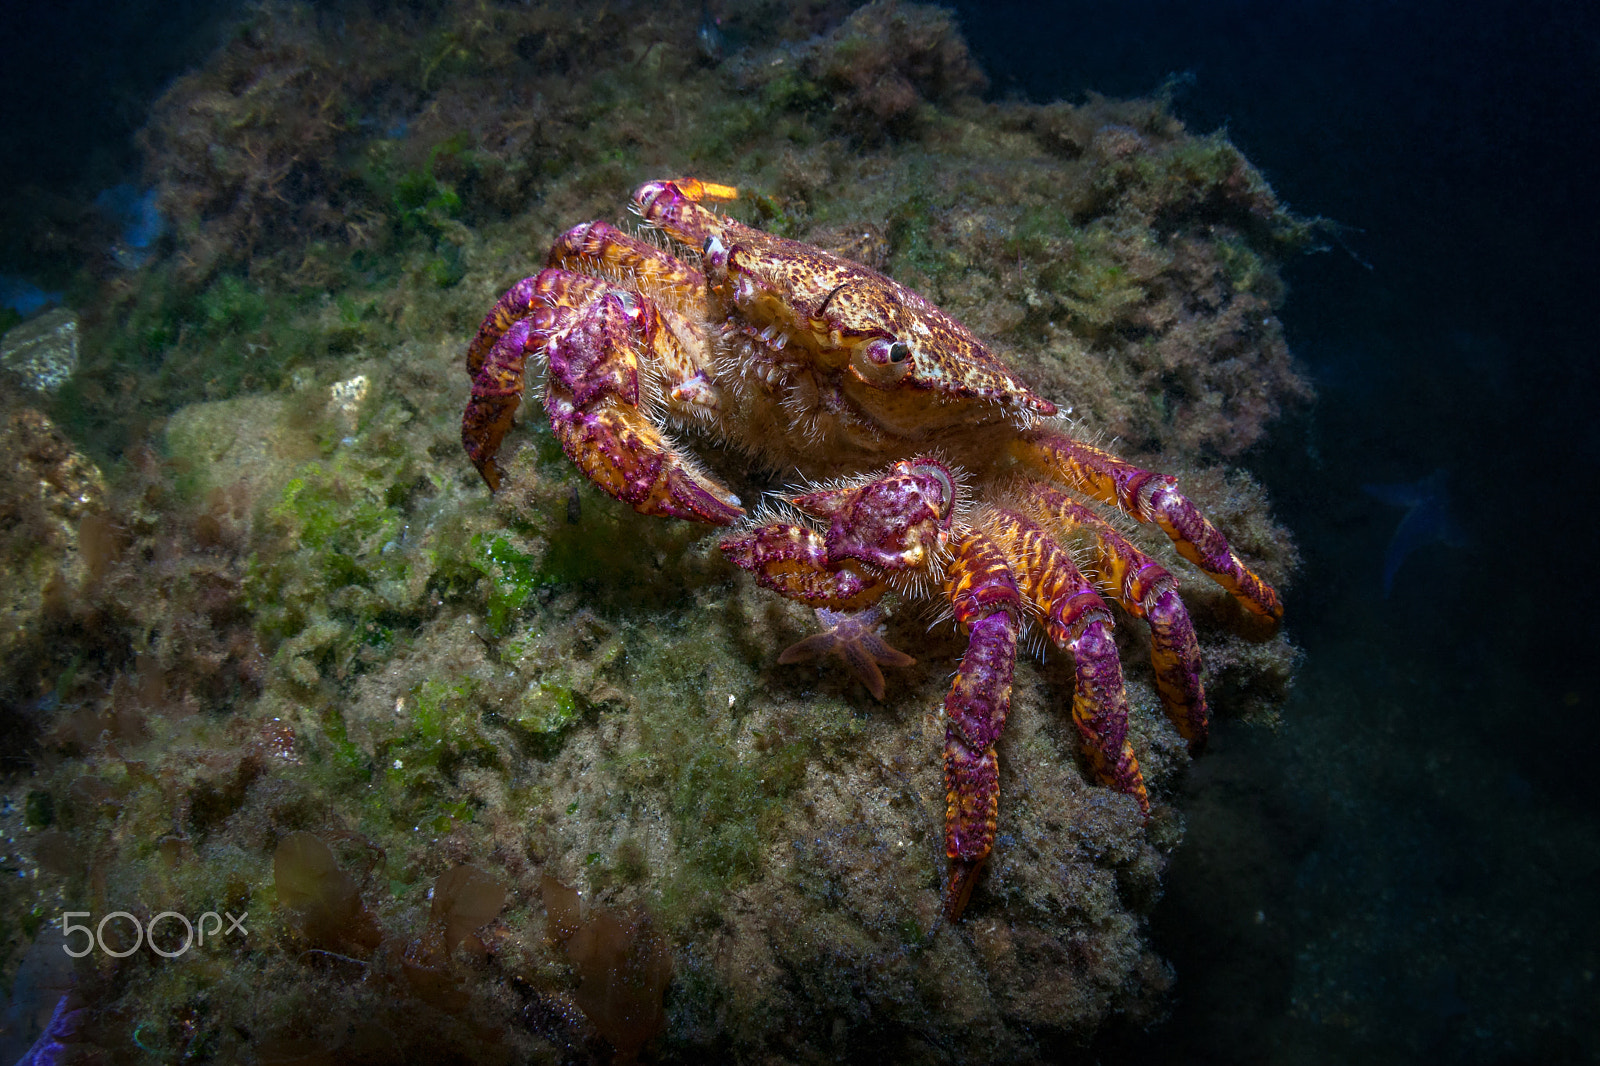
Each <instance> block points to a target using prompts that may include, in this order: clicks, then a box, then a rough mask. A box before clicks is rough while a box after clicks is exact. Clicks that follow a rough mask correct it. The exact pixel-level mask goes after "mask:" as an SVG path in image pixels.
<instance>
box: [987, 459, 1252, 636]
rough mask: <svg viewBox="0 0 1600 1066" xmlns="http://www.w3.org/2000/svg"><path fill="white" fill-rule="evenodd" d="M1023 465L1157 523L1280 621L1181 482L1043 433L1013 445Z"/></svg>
mask: <svg viewBox="0 0 1600 1066" xmlns="http://www.w3.org/2000/svg"><path fill="white" fill-rule="evenodd" d="M1011 452H1012V454H1013V455H1014V456H1016V458H1017V459H1019V460H1020V461H1021V462H1022V463H1023V464H1024V465H1026V466H1028V467H1030V468H1031V469H1034V470H1037V471H1039V472H1041V473H1044V474H1048V475H1050V476H1051V477H1053V478H1057V479H1059V480H1061V481H1064V482H1065V483H1066V484H1067V485H1068V486H1070V487H1071V488H1073V489H1075V490H1077V491H1078V492H1081V493H1083V494H1084V495H1085V496H1088V497H1090V498H1092V499H1096V500H1099V501H1100V502H1101V503H1108V504H1111V505H1112V506H1115V507H1121V508H1122V509H1123V510H1124V511H1126V512H1127V513H1128V514H1130V515H1132V516H1133V517H1134V518H1136V519H1138V520H1139V521H1140V522H1154V523H1155V524H1157V525H1159V526H1160V527H1161V529H1162V531H1163V532H1165V533H1166V534H1167V536H1168V537H1169V538H1170V539H1171V540H1172V543H1173V546H1174V547H1176V548H1177V549H1178V554H1179V555H1182V556H1183V557H1184V558H1185V559H1187V560H1189V561H1190V562H1191V563H1194V564H1195V565H1196V566H1198V567H1199V568H1200V569H1202V570H1204V571H1205V572H1206V573H1207V574H1209V575H1211V578H1212V580H1214V581H1215V582H1216V583H1217V584H1219V585H1221V586H1222V587H1223V588H1225V589H1227V590H1228V591H1229V592H1231V593H1233V596H1234V598H1235V599H1237V600H1238V601H1239V602H1240V603H1241V604H1243V605H1244V606H1245V607H1246V608H1247V609H1248V610H1250V611H1251V612H1252V613H1254V614H1257V615H1259V616H1261V617H1263V618H1266V619H1270V620H1272V621H1277V620H1279V619H1281V618H1282V617H1283V603H1282V602H1281V601H1280V600H1279V599H1278V594H1277V592H1275V591H1273V588H1272V586H1271V585H1268V584H1267V583H1266V582H1265V581H1262V580H1261V579H1260V578H1259V577H1257V576H1256V575H1255V574H1254V573H1252V572H1251V570H1250V568H1249V567H1247V566H1245V565H1244V562H1243V560H1241V559H1240V558H1239V556H1238V555H1236V554H1234V551H1233V549H1232V548H1230V547H1229V546H1228V540H1227V538H1226V537H1224V536H1223V535H1222V534H1221V533H1220V532H1218V531H1217V528H1216V527H1215V526H1213V525H1212V524H1211V523H1210V522H1208V521H1206V517H1205V516H1204V515H1202V514H1201V513H1200V510H1199V509H1198V508H1197V507H1195V505H1194V504H1192V503H1190V502H1189V500H1188V499H1187V498H1186V497H1185V496H1184V495H1183V494H1182V493H1181V492H1179V491H1178V489H1177V484H1178V479H1177V478H1175V477H1172V476H1171V475H1170V474H1157V473H1154V472H1152V471H1149V470H1144V469H1142V468H1140V467H1137V466H1134V465H1133V464H1132V463H1127V462H1123V461H1122V460H1121V459H1118V458H1117V457H1116V456H1114V455H1112V454H1111V453H1109V452H1105V451H1102V450H1100V449H1099V448H1095V447H1093V446H1091V445H1088V444H1083V443H1080V442H1078V441H1075V440H1072V439H1070V438H1068V437H1063V436H1061V435H1060V434H1059V433H1054V432H1051V431H1050V430H1045V429H1034V430H1029V431H1028V432H1026V433H1022V434H1020V435H1019V436H1018V437H1017V438H1016V439H1015V440H1014V441H1013V442H1012V444H1011Z"/></svg>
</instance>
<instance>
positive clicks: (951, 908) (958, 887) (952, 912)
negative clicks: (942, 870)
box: [944, 855, 989, 922]
mask: <svg viewBox="0 0 1600 1066" xmlns="http://www.w3.org/2000/svg"><path fill="white" fill-rule="evenodd" d="M988 858H989V856H987V855H985V856H984V857H983V858H981V859H951V860H950V875H949V877H947V878H946V879H945V884H944V916H945V917H946V918H948V919H950V920H951V921H952V922H953V921H956V920H957V919H959V918H960V917H961V915H962V912H964V911H965V910H966V909H967V904H968V903H969V902H971V900H972V890H973V889H974V888H976V887H977V884H978V876H979V875H980V874H982V873H983V867H984V864H985V862H986V861H987V860H988Z"/></svg>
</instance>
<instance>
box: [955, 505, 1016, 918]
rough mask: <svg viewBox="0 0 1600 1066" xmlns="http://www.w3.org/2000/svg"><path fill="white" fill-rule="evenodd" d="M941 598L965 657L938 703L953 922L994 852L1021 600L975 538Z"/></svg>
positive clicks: (990, 547) (962, 551) (998, 554)
mask: <svg viewBox="0 0 1600 1066" xmlns="http://www.w3.org/2000/svg"><path fill="white" fill-rule="evenodd" d="M944 591H945V595H946V596H948V597H949V599H950V604H951V608H952V610H953V612H954V614H955V618H956V621H957V622H958V623H959V624H960V626H961V628H962V629H963V630H964V631H965V632H966V633H967V653H966V655H965V656H964V657H963V658H962V660H961V668H960V669H959V670H957V671H956V677H955V681H954V682H952V683H951V685H950V692H949V694H948V695H946V696H945V700H944V713H945V730H944V789H945V816H944V841H945V854H946V856H948V857H949V859H950V871H949V876H948V877H947V879H946V881H945V889H944V912H945V916H946V917H948V918H949V919H950V920H951V921H955V920H956V919H957V918H959V917H960V916H961V912H962V911H963V910H965V909H966V906H967V901H968V900H969V899H971V898H972V889H973V886H974V885H976V884H977V881H978V874H979V873H980V872H981V871H982V869H983V864H984V862H985V861H986V860H987V859H988V858H989V851H990V849H991V848H992V847H993V846H994V836H995V824H996V820H997V817H998V814H999V805H1000V763H999V757H998V756H997V755H996V754H995V749H994V745H995V741H996V740H998V739H999V737H1000V731H1001V729H1003V728H1004V727H1005V724H1006V714H1007V713H1008V712H1009V711H1010V709H1011V678H1012V672H1013V670H1014V669H1015V667H1016V660H1017V618H1018V616H1019V614H1020V613H1021V608H1022V600H1021V596H1020V595H1019V594H1018V592H1017V584H1016V580H1015V579H1014V578H1013V577H1012V574H1011V568H1010V567H1009V566H1008V565H1007V563H1006V557H1005V553H1004V552H1002V551H1001V550H1000V548H999V546H998V545H996V544H995V543H994V541H993V540H991V539H990V538H989V537H988V536H986V535H985V534H983V533H980V532H977V531H975V530H969V531H967V532H966V533H965V534H964V535H963V536H962V537H961V539H960V540H959V541H957V543H956V546H955V557H954V558H953V559H952V560H951V563H950V566H949V568H948V569H947V570H946V571H945V584H944Z"/></svg>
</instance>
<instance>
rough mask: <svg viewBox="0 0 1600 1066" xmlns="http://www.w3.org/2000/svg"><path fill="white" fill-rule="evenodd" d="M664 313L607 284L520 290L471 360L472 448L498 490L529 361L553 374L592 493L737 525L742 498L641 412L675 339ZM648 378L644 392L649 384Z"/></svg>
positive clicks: (589, 281)
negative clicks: (500, 458) (662, 354)
mask: <svg viewBox="0 0 1600 1066" xmlns="http://www.w3.org/2000/svg"><path fill="white" fill-rule="evenodd" d="M666 334H667V330H666V329H665V328H664V327H663V326H662V323H661V320H660V318H659V316H658V315H656V313H655V311H654V308H653V305H652V304H651V303H649V302H648V301H645V300H641V299H639V298H638V297H636V296H634V295H632V294H631V293H628V292H625V291H622V290H618V289H616V288H614V287H613V286H611V285H610V284H609V283H607V282H605V281H603V280H601V279H598V278H591V277H587V276H584V275H582V274H574V273H571V272H569V271H566V270H561V269H547V270H544V271H542V272H540V273H539V274H538V275H537V276H535V277H532V278H526V279H524V280H523V281H520V282H518V283H517V284H516V285H515V286H513V287H512V289H511V290H510V291H509V292H507V293H506V294H505V295H504V296H503V297H501V298H500V300H499V301H498V302H497V303H496V304H495V306H494V307H493V309H491V310H490V312H489V314H488V316H487V317H486V318H485V319H484V321H483V325H482V326H480V327H479V329H478V334H477V336H476V337H475V338H474V339H473V342H472V344H471V345H470V346H469V347H468V348H467V370H468V373H469V374H471V375H472V398H471V400H470V401H469V402H468V404H467V409H466V411H465V412H464V413H463V415H462V419H461V440H462V444H463V445H464V446H465V447H466V450H467V454H468V456H470V457H471V459H472V462H473V465H474V466H476V467H477V468H478V472H479V473H480V474H482V475H483V479H484V481H485V482H486V483H487V484H488V486H489V488H490V489H491V490H496V489H498V488H499V487H500V479H501V475H500V470H499V467H498V465H497V464H496V463H495V455H496V453H497V452H498V451H499V450H500V444H501V442H502V441H503V439H504V437H505V434H506V431H507V430H508V429H510V427H511V422H512V419H513V417H514V416H515V414H516V410H517V407H518V406H519V405H520V403H521V402H522V392H523V387H524V374H525V370H526V366H525V364H526V361H527V357H528V356H529V355H530V354H535V355H542V356H543V361H544V363H545V364H546V377H545V410H546V411H547V412H548V413H549V415H550V425H551V429H552V430H553V431H554V432H555V434H556V437H557V439H558V440H560V441H561V447H562V450H563V451H565V452H566V453H567V456H568V458H570V459H571V460H572V461H573V462H574V463H575V464H577V466H578V467H579V469H581V470H582V471H583V472H584V474H586V475H587V476H588V477H589V479H590V480H591V481H593V482H594V483H595V484H597V485H598V486H600V488H602V489H604V490H605V491H606V492H607V493H609V494H610V495H612V496H614V497H616V498H617V499H619V500H622V501H624V502H626V503H629V504H632V505H633V508H634V510H636V511H640V512H641V513H644V514H652V515H660V516H663V517H671V518H687V519H691V520H694V521H700V522H709V523H711V524H713V525H728V524H729V523H731V522H733V521H735V520H736V519H738V518H739V517H741V516H742V515H743V514H744V511H743V510H742V509H741V508H740V507H739V501H738V498H737V497H735V496H734V495H733V494H732V493H730V492H729V491H728V490H727V489H726V488H724V487H723V486H721V485H719V484H717V482H716V481H714V480H713V479H712V478H710V477H708V476H707V475H705V474H702V473H700V472H699V471H698V470H697V469H696V468H695V467H694V465H693V464H692V462H691V461H690V460H689V459H688V458H687V457H686V456H684V455H683V454H681V453H680V452H679V451H678V450H677V449H676V448H675V447H673V446H672V444H671V443H670V442H668V441H667V440H666V438H665V437H664V436H663V435H662V433H661V431H660V430H659V429H657V428H656V426H655V425H654V424H653V423H651V421H650V420H649V419H648V418H647V417H646V416H645V414H644V412H643V411H642V410H641V402H642V401H647V400H648V399H649V391H650V386H651V385H653V384H654V382H655V380H656V379H655V377H654V376H653V375H654V372H655V366H654V363H652V364H651V365H650V366H649V367H641V357H648V358H651V359H652V360H653V359H656V358H659V355H658V353H659V351H660V349H661V347H662V346H663V345H668V346H670V345H671V344H673V343H674V342H673V341H672V340H671V339H669V338H667V337H666V336H665V335H666ZM641 371H643V372H644V374H643V381H641Z"/></svg>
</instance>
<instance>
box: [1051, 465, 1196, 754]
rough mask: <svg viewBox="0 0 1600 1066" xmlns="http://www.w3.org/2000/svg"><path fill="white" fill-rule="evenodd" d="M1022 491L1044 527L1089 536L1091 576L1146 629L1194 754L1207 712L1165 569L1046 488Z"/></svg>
mask: <svg viewBox="0 0 1600 1066" xmlns="http://www.w3.org/2000/svg"><path fill="white" fill-rule="evenodd" d="M1025 492H1026V494H1027V496H1028V497H1029V499H1030V502H1032V503H1033V504H1034V505H1035V506H1036V507H1037V508H1038V510H1039V513H1040V515H1041V517H1043V518H1044V519H1045V524H1046V525H1047V526H1051V527H1054V528H1057V529H1061V530H1065V531H1068V532H1074V531H1080V530H1081V531H1083V532H1085V533H1087V534H1090V535H1092V536H1093V537H1094V548H1093V552H1094V555H1093V562H1092V564H1091V565H1090V567H1089V570H1090V572H1091V574H1092V575H1093V576H1095V577H1098V578H1099V579H1100V580H1101V582H1102V587H1105V588H1107V589H1108V590H1109V591H1110V593H1111V595H1113V596H1115V597H1116V600H1117V602H1118V603H1120V604H1121V605H1122V606H1123V609H1125V610H1126V611H1127V612H1128V613H1129V614H1132V615H1135V616H1136V617H1139V618H1143V619H1144V620H1145V621H1146V622H1148V623H1149V624H1150V664H1151V665H1152V666H1153V667H1154V668H1155V675H1156V689H1157V691H1158V692H1159V693H1160V694H1161V702H1162V705H1163V706H1164V707H1165V708H1166V711H1167V717H1169V718H1170V719H1172V724H1173V725H1175V726H1177V727H1178V733H1179V734H1180V735H1181V736H1182V737H1183V739H1185V740H1187V741H1188V742H1189V750H1190V751H1191V752H1198V750H1199V749H1200V747H1201V746H1203V745H1204V744H1205V739H1206V725H1207V711H1206V692H1205V686H1204V685H1203V684H1202V683H1201V681H1200V647H1199V644H1198V643H1197V642H1196V640H1195V635H1194V626H1193V625H1191V624H1190V622H1189V612H1188V611H1186V610H1184V607H1183V600H1181V599H1180V598H1179V597H1178V582H1177V579H1176V578H1174V577H1173V576H1172V575H1171V574H1170V573H1168V572H1167V570H1166V568H1165V567H1163V566H1161V565H1160V564H1159V563H1157V562H1156V561H1155V560H1154V559H1152V558H1150V556H1148V555H1146V554H1145V553H1144V552H1142V551H1140V550H1139V549H1138V548H1136V547H1134V546H1133V545H1132V544H1130V543H1128V541H1127V540H1126V539H1125V538H1124V537H1123V536H1122V535H1121V534H1120V533H1118V532H1117V531H1116V530H1114V529H1112V528H1111V526H1110V525H1108V524H1107V523H1106V521H1105V520H1104V519H1102V518H1101V517H1100V516H1099V515H1097V514H1095V513H1094V512H1093V511H1091V510H1090V509H1089V508H1087V507H1085V506H1084V505H1083V504H1081V503H1079V502H1078V501H1076V500H1074V499H1072V497H1070V496H1068V495H1067V494H1066V493H1064V492H1062V491H1061V490H1060V489H1057V488H1055V487H1054V486H1051V485H1044V484H1040V483H1037V482H1035V483H1032V484H1029V485H1027V486H1026V488H1025Z"/></svg>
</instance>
